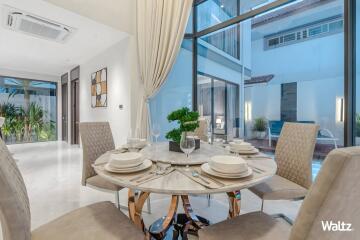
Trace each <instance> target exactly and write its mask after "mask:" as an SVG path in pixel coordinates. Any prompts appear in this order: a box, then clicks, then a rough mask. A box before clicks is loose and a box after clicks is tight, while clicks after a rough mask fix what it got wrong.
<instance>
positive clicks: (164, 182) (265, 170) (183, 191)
mask: <svg viewBox="0 0 360 240" xmlns="http://www.w3.org/2000/svg"><path fill="white" fill-rule="evenodd" d="M106 155H108V154H107V153H106V154H104V155H103V156H101V157H100V158H99V159H98V160H97V161H96V162H95V166H94V169H95V172H96V173H97V174H98V175H99V176H101V177H103V178H104V179H106V180H108V181H109V182H112V183H114V184H116V185H119V186H122V187H126V188H130V189H134V190H140V191H144V192H151V193H161V194H171V195H188V194H211V193H225V192H231V191H236V190H241V189H244V188H249V187H251V186H254V185H256V184H259V183H261V182H263V181H265V180H267V179H268V178H270V177H272V176H273V175H274V174H275V173H276V169H277V166H276V163H275V161H274V160H272V159H269V158H263V157H260V158H251V159H250V158H249V159H247V162H248V164H249V166H250V167H252V168H253V169H254V168H257V169H260V170H262V171H261V172H258V171H253V174H252V175H251V176H249V177H246V178H240V179H231V180H230V179H220V178H216V179H217V180H221V181H222V182H225V183H226V185H225V186H223V187H219V188H216V189H213V188H212V189H210V188H207V187H205V186H203V185H201V184H199V183H197V182H196V181H194V180H192V179H191V178H189V177H187V176H186V175H184V174H183V173H182V172H181V171H183V170H184V169H185V167H184V166H174V168H175V171H173V172H171V173H170V174H168V175H164V176H161V177H159V178H156V179H153V180H151V181H148V182H144V183H141V184H135V183H134V182H131V181H129V179H131V178H133V177H136V176H137V175H142V174H145V173H146V171H141V172H138V173H131V174H116V173H110V172H108V171H106V170H105V169H104V167H103V165H98V166H96V164H99V163H100V162H103V161H104V158H106ZM207 160H208V159H207ZM199 166H200V165H198V166H194V167H197V168H198V167H199ZM148 171H150V170H148ZM212 178H215V177H212Z"/></svg>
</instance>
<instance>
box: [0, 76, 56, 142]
mask: <svg viewBox="0 0 360 240" xmlns="http://www.w3.org/2000/svg"><path fill="white" fill-rule="evenodd" d="M56 91H57V83H54V82H45V81H37V80H29V79H20V78H13V77H1V76H0V116H1V117H2V120H3V124H2V126H1V131H2V135H3V139H4V140H5V142H6V143H7V144H11V143H23V142H37V141H52V140H56V139H57V130H56V129H57V95H56Z"/></svg>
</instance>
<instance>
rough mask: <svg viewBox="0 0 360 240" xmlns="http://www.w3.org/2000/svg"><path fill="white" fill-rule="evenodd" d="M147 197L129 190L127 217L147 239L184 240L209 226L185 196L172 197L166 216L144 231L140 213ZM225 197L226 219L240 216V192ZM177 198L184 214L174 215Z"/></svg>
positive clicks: (144, 194) (145, 194)
mask: <svg viewBox="0 0 360 240" xmlns="http://www.w3.org/2000/svg"><path fill="white" fill-rule="evenodd" d="M149 195H150V193H149V192H141V193H140V194H135V192H134V191H132V190H130V189H129V193H128V206H129V217H130V219H131V220H132V221H133V222H134V223H135V225H136V226H137V227H139V228H140V229H141V230H143V231H144V232H145V233H146V236H147V239H178V237H181V239H185V240H186V239H187V234H193V235H197V231H198V230H200V229H201V228H203V227H205V226H208V225H209V221H208V220H207V219H205V218H203V217H200V216H198V215H196V214H195V213H194V210H193V209H192V207H191V204H190V201H189V197H188V196H187V195H181V196H178V195H172V197H171V202H170V207H169V210H168V213H167V215H166V216H164V217H162V218H160V219H158V220H157V221H155V222H154V223H153V224H152V225H151V226H150V228H149V230H146V228H145V225H144V221H143V219H142V216H141V212H142V208H143V206H144V203H145V201H146V199H147V198H148V197H149ZM227 195H228V198H229V215H228V218H234V217H236V216H238V215H239V214H240V200H241V196H240V191H237V192H228V193H227ZM179 197H181V200H182V203H183V208H184V212H185V213H184V214H178V215H176V212H177V207H178V203H179ZM179 235H181V236H179Z"/></svg>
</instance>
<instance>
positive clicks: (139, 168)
mask: <svg viewBox="0 0 360 240" xmlns="http://www.w3.org/2000/svg"><path fill="white" fill-rule="evenodd" d="M151 165H152V162H151V160H149V159H145V160H144V162H143V163H142V164H140V165H139V166H136V167H131V168H114V167H112V166H110V165H109V163H107V164H106V165H105V170H106V171H108V172H113V173H133V172H139V171H142V170H145V169H148V168H149V167H151Z"/></svg>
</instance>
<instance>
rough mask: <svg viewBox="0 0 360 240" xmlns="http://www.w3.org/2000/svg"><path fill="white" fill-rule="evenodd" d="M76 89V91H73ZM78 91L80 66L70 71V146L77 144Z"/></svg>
mask: <svg viewBox="0 0 360 240" xmlns="http://www.w3.org/2000/svg"><path fill="white" fill-rule="evenodd" d="M74 88H76V89H74ZM79 89H80V66H77V67H76V68H74V69H72V70H71V71H70V96H71V99H70V102H71V107H70V111H71V124H70V127H71V134H70V136H71V139H70V143H71V144H79V143H80V141H79V139H80V137H79V120H80V119H79V114H80V104H79V100H80V99H79Z"/></svg>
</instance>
